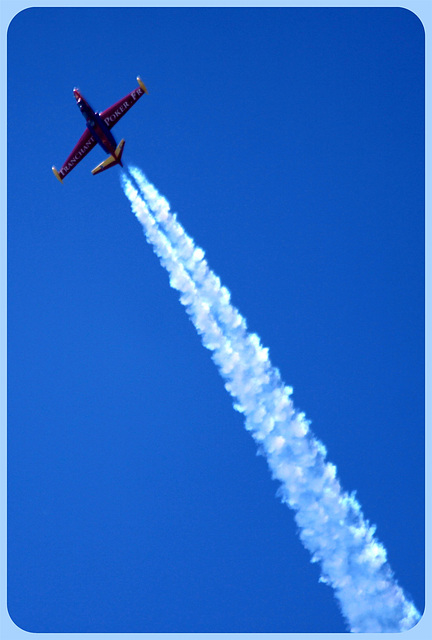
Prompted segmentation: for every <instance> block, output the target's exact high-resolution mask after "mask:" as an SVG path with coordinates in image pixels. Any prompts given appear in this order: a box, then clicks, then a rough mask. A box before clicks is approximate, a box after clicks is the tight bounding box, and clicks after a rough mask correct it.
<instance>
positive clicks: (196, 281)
mask: <svg viewBox="0 0 432 640" xmlns="http://www.w3.org/2000/svg"><path fill="white" fill-rule="evenodd" d="M129 171H130V174H131V176H132V178H133V180H134V181H135V185H136V186H134V183H133V182H132V180H131V179H130V178H129V177H127V176H126V175H125V174H123V175H122V183H123V189H124V192H125V194H126V196H127V197H128V199H129V200H130V203H131V207H132V210H133V212H134V213H135V215H136V217H137V218H138V220H139V222H140V223H141V224H142V226H143V229H144V233H145V235H146V238H147V241H148V242H149V243H150V244H151V245H152V246H153V249H154V251H155V253H156V254H157V255H158V257H159V258H160V261H161V263H162V265H163V266H164V267H165V268H166V269H167V271H168V273H169V276H170V284H171V286H172V287H173V288H174V289H177V290H178V291H180V300H181V303H182V304H183V305H184V306H185V308H186V311H187V312H188V314H189V315H190V317H191V320H192V322H193V324H194V325H195V327H196V329H197V331H198V333H199V334H200V335H201V339H202V342H203V344H204V346H205V347H207V348H208V349H209V350H210V351H211V352H212V358H213V360H214V362H215V363H216V364H217V366H218V368H219V371H220V374H221V376H222V378H223V379H224V380H225V387H226V389H227V391H229V393H230V394H231V396H232V397H233V398H234V408H235V409H236V410H237V411H240V412H241V413H243V414H244V415H245V426H246V429H247V430H248V431H250V432H251V434H252V436H253V437H254V439H255V440H256V441H257V443H258V445H259V447H260V450H261V451H262V452H263V453H264V455H265V457H266V459H267V461H268V465H269V467H270V470H271V472H272V476H273V478H274V479H277V480H279V481H280V483H281V484H280V488H279V490H278V494H279V496H280V497H281V499H282V501H283V502H285V503H286V504H287V505H288V506H289V507H290V508H291V509H293V510H294V512H295V520H296V523H297V525H298V527H299V535H300V538H301V540H302V542H303V544H304V546H305V547H306V548H307V549H308V550H309V551H310V553H311V555H312V562H319V563H320V567H321V578H320V580H321V581H322V582H325V583H327V584H329V585H330V586H331V587H333V589H334V591H335V595H336V598H337V599H338V601H339V604H340V607H341V610H342V613H343V615H344V617H345V618H346V620H347V623H348V625H349V629H350V631H351V632H398V631H405V630H408V629H410V628H412V627H413V626H414V625H415V624H416V623H417V622H418V620H419V619H420V614H419V612H418V611H417V609H416V608H415V606H414V604H413V603H411V602H410V601H409V600H408V599H407V598H406V597H405V595H404V592H403V590H402V589H401V587H400V586H399V585H398V584H397V582H396V579H395V577H394V575H393V572H392V570H391V568H390V565H389V563H388V562H387V558H386V550H385V549H384V547H383V545H382V544H381V543H380V542H378V541H377V539H376V538H375V537H374V533H375V527H374V526H371V525H370V524H369V523H368V522H367V521H366V520H365V518H364V516H363V514H362V511H361V507H360V505H359V503H358V502H357V500H356V499H355V497H354V495H350V494H348V493H346V492H344V491H343V490H342V488H341V485H340V483H339V480H338V479H337V477H336V467H335V466H334V465H333V464H331V463H330V462H328V461H327V460H326V449H325V447H324V445H323V444H322V443H321V442H320V441H319V440H317V439H316V438H315V436H314V435H313V433H312V431H311V430H310V428H309V422H308V421H307V419H306V417H305V414H304V413H301V412H298V411H296V410H295V409H294V406H293V403H292V400H291V394H292V389H291V388H290V387H288V386H286V385H285V384H284V383H283V381H282V379H281V376H280V373H279V371H278V370H277V369H276V368H275V367H273V366H272V364H271V362H270V360H269V355H268V349H266V348H264V347H262V346H261V343H260V339H259V337H258V336H257V335H256V334H253V333H252V334H251V333H248V331H247V326H246V322H245V320H244V318H243V317H242V316H241V315H240V313H239V312H238V310H237V309H236V308H235V307H233V306H232V305H231V304H230V293H229V291H228V290H227V289H226V287H224V286H222V285H221V282H220V280H219V278H218V277H217V276H216V275H215V274H214V273H213V272H212V271H211V270H210V268H209V266H208V264H207V261H206V260H205V258H204V251H203V250H202V249H200V248H199V247H196V246H195V244H194V242H193V240H192V239H191V238H190V237H189V236H188V235H187V234H186V232H185V231H184V229H183V227H182V226H181V225H180V223H179V222H178V221H177V218H176V216H175V214H172V213H171V212H170V207H169V204H168V202H167V201H166V200H165V198H163V197H162V196H160V195H159V193H158V192H157V190H156V189H155V188H154V187H153V186H152V185H151V184H150V183H149V182H148V181H147V180H146V178H145V177H144V176H143V174H142V173H141V171H140V170H139V169H135V168H133V169H129Z"/></svg>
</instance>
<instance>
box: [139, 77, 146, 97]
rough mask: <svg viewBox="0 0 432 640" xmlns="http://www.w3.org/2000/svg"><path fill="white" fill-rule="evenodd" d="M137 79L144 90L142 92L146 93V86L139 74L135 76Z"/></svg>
mask: <svg viewBox="0 0 432 640" xmlns="http://www.w3.org/2000/svg"><path fill="white" fill-rule="evenodd" d="M137 80H138V84H139V86H140V87H141V89H142V90H143V91H144V93H148V90H147V87H146V86H145V84H144V82H143V81H142V80H141V78H140V77H139V76H137Z"/></svg>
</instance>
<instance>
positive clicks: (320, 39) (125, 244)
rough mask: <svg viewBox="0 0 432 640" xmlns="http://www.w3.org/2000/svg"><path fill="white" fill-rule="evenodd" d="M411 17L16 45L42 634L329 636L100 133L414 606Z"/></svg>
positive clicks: (228, 14) (419, 319)
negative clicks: (234, 316) (332, 467)
mask: <svg viewBox="0 0 432 640" xmlns="http://www.w3.org/2000/svg"><path fill="white" fill-rule="evenodd" d="M423 37H424V34H423V29H422V26H421V24H420V22H419V20H418V19H417V18H416V17H415V16H414V15H413V14H412V13H410V12H408V11H406V10H402V9H281V10H276V9H271V10H264V9H224V10H221V9H220V10H215V9H200V10H198V9H121V10H108V9H100V10H96V9H30V10H27V11H24V12H22V13H20V14H19V15H18V16H16V17H15V19H14V20H13V22H12V24H11V26H10V28H9V39H8V65H9V66H8V136H9V148H8V225H9V226H8V261H9V275H8V287H9V298H8V305H9V307H8V322H9V356H8V367H9V398H8V402H9V423H8V447H9V449H8V455H9V459H8V464H9V467H8V474H9V475H8V481H9V495H8V505H9V506H8V508H9V541H8V552H9V565H8V571H9V573H8V606H9V612H10V615H11V616H12V618H13V620H14V621H15V623H16V624H17V625H19V626H20V627H22V628H24V629H26V630H28V631H33V632H43V631H47V632H72V631H81V632H84V631H89V632H138V631H146V632H164V631H171V632H288V631H290V632H308V631H309V632H319V631H322V632H323V631H326V632H338V631H344V630H345V625H344V622H343V620H342V618H341V615H340V613H339V611H338V607H337V604H336V601H335V599H334V597H333V593H332V591H331V589H329V588H328V587H327V586H324V585H322V584H319V583H318V577H319V569H318V567H317V566H316V565H313V564H311V563H310V558H309V555H308V553H307V552H306V551H305V550H304V549H303V547H302V545H301V543H300V541H299V539H298V538H297V535H296V528H295V524H294V519H293V513H292V512H290V511H289V510H288V509H287V508H286V507H285V506H283V505H282V504H281V503H280V502H279V501H278V499H276V498H275V492H276V489H277V485H276V484H275V483H274V482H273V481H272V480H271V479H270V474H269V472H268V469H267V466H266V462H265V460H264V459H263V458H262V457H257V456H256V455H255V450H256V447H255V444H254V442H253V441H252V439H251V438H250V435H249V434H248V433H247V432H246V431H245V430H244V428H243V420H242V416H241V415H240V414H238V413H236V412H235V411H234V410H233V409H232V406H231V399H230V398H229V396H228V395H227V393H226V391H225V389H224V386H223V383H222V380H221V379H220V377H219V375H218V373H217V370H216V368H215V366H214V364H213V363H212V361H211V358H210V355H209V352H208V351H206V350H205V349H204V348H203V347H202V346H201V344H200V340H199V338H198V337H197V335H196V333H195V330H194V328H193V326H192V324H191V323H190V321H189V320H188V318H187V316H186V314H185V312H184V310H183V308H182V307H181V305H180V304H179V302H178V296H177V293H176V292H175V291H173V290H172V289H170V287H169V285H168V278H167V275H166V273H165V272H164V271H163V269H162V268H161V267H160V265H159V262H158V260H157V258H156V257H155V256H154V254H153V253H152V250H151V249H150V247H149V246H148V245H147V244H146V243H145V240H144V237H143V234H142V231H141V227H140V225H139V224H138V223H137V221H136V220H135V219H134V217H133V215H132V213H131V211H130V208H129V205H128V202H127V200H126V199H125V197H124V195H123V193H122V191H121V188H120V184H119V173H120V171H119V169H117V168H115V169H113V170H111V171H108V172H106V173H103V174H102V175H100V176H96V177H94V176H92V175H91V173H90V170H91V169H92V168H93V167H94V166H95V165H96V164H98V163H99V162H100V161H101V160H102V159H103V158H104V157H105V156H104V154H103V152H102V150H101V149H100V148H97V149H95V150H94V151H92V153H91V154H90V155H89V156H88V157H87V158H86V159H85V160H84V161H83V162H82V163H81V164H80V165H79V167H78V168H76V169H75V170H74V171H73V172H72V173H71V174H70V176H69V177H68V178H67V179H66V180H65V183H64V185H60V184H59V183H58V182H57V180H56V179H55V178H54V176H53V174H52V172H51V165H52V164H55V165H56V166H57V167H58V168H59V167H60V166H61V165H62V163H63V161H64V160H65V159H66V157H67V156H68V154H69V152H70V151H71V149H72V147H73V146H74V144H75V143H76V141H77V140H78V138H79V136H80V135H81V133H82V132H83V130H84V120H83V118H82V116H81V115H80V113H79V111H78V109H77V107H76V104H75V100H74V98H73V95H72V88H73V87H74V86H75V85H77V86H78V87H80V89H81V91H82V92H83V94H84V96H85V97H86V98H87V99H88V100H89V102H90V104H91V105H92V106H93V107H94V108H95V109H97V110H103V109H105V108H106V107H107V106H109V105H110V104H111V103H113V102H115V101H116V100H118V99H119V98H121V97H122V96H123V95H125V94H126V93H128V92H129V91H131V90H132V89H133V88H134V87H135V86H136V81H135V76H136V75H137V74H140V75H141V76H142V78H143V80H144V82H145V83H146V84H147V86H148V88H149V91H150V93H149V95H148V96H145V97H144V98H143V99H142V100H141V101H140V102H139V103H138V104H137V106H136V107H134V109H133V110H132V111H130V112H129V114H127V115H126V116H125V117H124V118H123V119H122V120H121V122H120V123H119V124H118V125H117V126H116V127H115V128H114V129H113V133H114V135H115V136H116V138H117V140H120V138H122V137H124V138H125V139H126V146H125V152H124V159H125V161H126V162H130V163H133V164H136V165H138V166H139V167H141V168H142V169H143V170H144V171H145V172H146V174H147V176H148V178H149V179H150V180H151V181H152V182H154V183H155V185H156V186H157V187H158V188H159V189H160V191H161V192H162V193H163V194H164V195H166V197H167V198H168V199H169V201H170V202H171V204H172V206H173V208H174V209H175V210H176V211H178V212H179V216H180V220H181V222H182V223H183V224H184V226H185V227H186V230H187V231H188V232H189V233H190V234H191V235H192V236H193V237H194V238H195V239H196V241H197V243H198V244H199V245H200V246H202V247H203V248H204V249H205V251H206V255H207V258H208V260H209V262H210V264H211V266H212V267H213V269H214V270H215V271H216V273H217V274H218V275H220V277H221V279H222V281H223V283H224V284H225V285H227V286H228V288H229V289H230V290H231V292H232V298H233V302H234V304H235V305H236V306H237V307H238V308H239V309H240V311H241V312H242V314H243V315H244V316H245V317H246V318H247V320H248V325H249V327H250V328H251V330H253V331H256V332H257V333H258V334H259V335H260V336H261V338H262V342H263V344H264V345H265V346H268V347H269V348H270V357H271V359H272V361H273V363H274V365H275V366H277V367H279V368H280V370H281V373H282V376H283V378H284V380H285V381H286V383H287V384H290V385H292V386H293V387H294V401H295V404H296V406H297V407H298V408H301V409H302V410H304V411H305V412H306V414H307V416H308V417H309V418H310V419H311V420H312V421H313V424H312V427H313V429H314V431H315V433H316V435H317V436H318V438H319V439H321V440H322V441H323V442H324V443H325V445H326V446H327V449H328V452H329V459H330V460H331V461H332V462H334V463H335V464H336V465H337V468H338V472H339V476H340V479H341V481H342V484H343V486H344V488H345V489H347V490H350V491H351V490H354V489H356V490H357V492H358V493H357V496H358V499H359V501H360V503H361V504H362V506H363V509H364V513H365V515H366V517H367V518H368V519H370V521H371V522H373V523H376V524H377V526H378V529H377V535H378V538H379V539H380V540H381V541H382V542H383V543H384V545H385V546H386V548H387V550H388V554H389V559H390V562H391V565H392V566H393V568H394V570H395V572H396V575H397V577H398V579H399V581H400V583H401V585H402V586H403V587H404V588H405V589H406V591H407V593H408V594H409V595H411V596H412V597H413V598H414V601H415V603H416V605H417V607H418V608H420V609H422V607H423V592H424V583H423V575H424V559H423V555H424V554H423V547H424V533H423V525H424V520H423V508H424V495H423V487H424V479H423V474H424V463H423V459H424V458H423V456H424V442H423V438H424V368H423V361H424V336H423V327H424V302H423V300H424V276H423V270H424V191H423V189H424V183H423V176H424V166H423V151H424V124H423V100H424V93H423V91H424V67H423V55H424V43H423Z"/></svg>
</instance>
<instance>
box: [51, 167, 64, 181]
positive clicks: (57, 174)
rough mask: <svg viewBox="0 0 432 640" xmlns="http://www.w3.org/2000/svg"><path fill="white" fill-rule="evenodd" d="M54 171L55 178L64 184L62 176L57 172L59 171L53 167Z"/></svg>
mask: <svg viewBox="0 0 432 640" xmlns="http://www.w3.org/2000/svg"><path fill="white" fill-rule="evenodd" d="M52 171H53V174H54V175H55V177H56V178H57V180H60V182H61V183H62V184H63V180H62V179H61V178H60V174H59V172H58V171H57V169H56V168H55V167H52Z"/></svg>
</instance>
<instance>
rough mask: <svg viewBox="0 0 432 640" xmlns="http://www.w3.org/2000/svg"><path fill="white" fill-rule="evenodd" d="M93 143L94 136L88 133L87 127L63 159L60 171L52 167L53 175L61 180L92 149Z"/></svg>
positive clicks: (94, 140) (94, 142) (94, 141)
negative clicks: (65, 158) (64, 159)
mask: <svg viewBox="0 0 432 640" xmlns="http://www.w3.org/2000/svg"><path fill="white" fill-rule="evenodd" d="M95 144H96V139H95V137H94V136H93V134H92V133H90V131H89V130H88V129H86V130H85V131H84V133H83V134H82V136H81V138H80V139H79V140H78V142H77V143H76V145H75V146H74V148H73V149H72V152H71V153H70V154H69V156H68V157H67V160H66V161H65V163H64V165H63V166H62V168H61V169H60V171H57V169H56V168H55V167H53V168H52V170H53V173H54V175H55V177H56V178H57V179H58V180H60V182H63V179H64V178H65V177H66V176H67V174H68V173H69V172H70V171H72V169H74V168H75V167H76V166H77V164H78V162H81V160H82V159H83V158H84V157H85V156H86V155H87V154H88V152H89V151H91V150H92V149H93V147H94V146H95Z"/></svg>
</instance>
